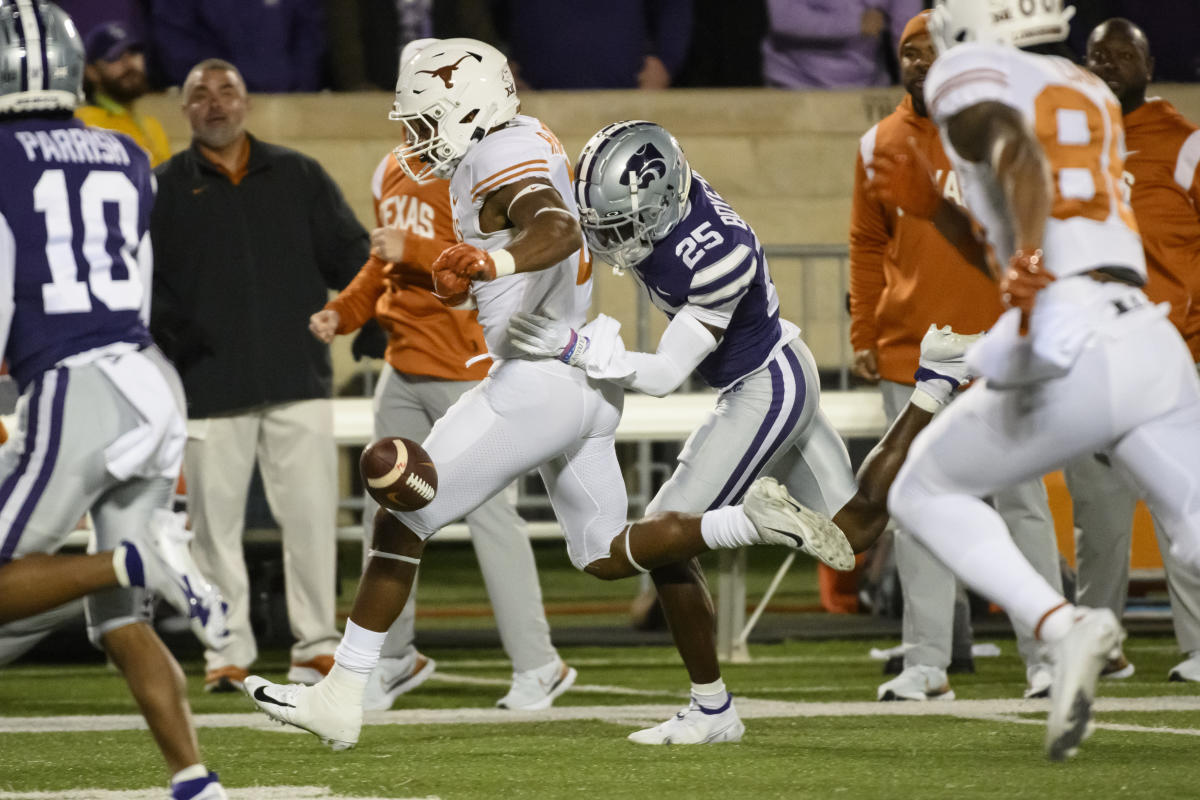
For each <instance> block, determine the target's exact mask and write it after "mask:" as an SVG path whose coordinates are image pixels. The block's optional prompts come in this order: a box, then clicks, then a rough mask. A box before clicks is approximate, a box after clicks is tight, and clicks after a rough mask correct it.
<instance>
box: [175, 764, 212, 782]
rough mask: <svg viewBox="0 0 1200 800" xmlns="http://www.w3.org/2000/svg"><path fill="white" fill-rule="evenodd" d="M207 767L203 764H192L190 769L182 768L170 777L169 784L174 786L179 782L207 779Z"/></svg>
mask: <svg viewBox="0 0 1200 800" xmlns="http://www.w3.org/2000/svg"><path fill="white" fill-rule="evenodd" d="M207 777H208V767H206V766H204V765H203V764H192V765H191V766H190V767H184V768H183V769H181V770H179V772H176V773H175V774H174V775H172V776H171V783H172V784H176V783H180V782H181V781H194V780H196V778H207Z"/></svg>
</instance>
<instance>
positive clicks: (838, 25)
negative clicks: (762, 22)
mask: <svg viewBox="0 0 1200 800" xmlns="http://www.w3.org/2000/svg"><path fill="white" fill-rule="evenodd" d="M767 18H768V19H769V20H770V25H769V27H770V32H771V34H773V35H775V36H787V37H790V38H792V39H825V40H831V41H836V40H844V39H850V38H852V37H854V36H857V35H858V34H859V32H860V31H861V30H862V12H861V11H858V10H857V9H856V8H855V4H853V3H846V2H843V0H800V2H797V0H768V1H767Z"/></svg>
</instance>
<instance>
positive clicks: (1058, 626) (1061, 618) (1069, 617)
mask: <svg viewBox="0 0 1200 800" xmlns="http://www.w3.org/2000/svg"><path fill="white" fill-rule="evenodd" d="M1074 620H1075V606H1073V605H1071V604H1070V603H1062V604H1060V605H1059V607H1058V608H1056V609H1054V610H1053V611H1051V612H1050V613H1049V614H1047V615H1046V618H1045V619H1044V620H1042V627H1041V629H1040V630H1039V631H1038V638H1039V639H1041V640H1042V641H1043V642H1046V643H1047V644H1054V643H1055V642H1057V641H1058V640H1059V639H1061V638H1063V637H1064V636H1066V635H1067V631H1069V630H1071V623H1072V622H1074Z"/></svg>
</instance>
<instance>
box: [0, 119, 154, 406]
mask: <svg viewBox="0 0 1200 800" xmlns="http://www.w3.org/2000/svg"><path fill="white" fill-rule="evenodd" d="M63 142H67V143H71V144H72V145H73V146H71V147H66V146H64V145H62V144H61V143H63ZM43 145H45V146H43ZM113 148H115V149H113ZM118 151H119V152H118ZM0 174H2V175H4V192H3V193H0V347H2V348H3V352H4V356H5V358H6V359H7V360H8V364H9V369H10V371H11V373H12V375H13V377H14V378H15V379H16V380H17V384H18V385H19V386H20V387H21V389H22V391H23V390H24V388H25V387H26V386H27V385H28V384H29V383H30V382H31V381H33V380H34V379H36V378H37V377H38V376H39V375H40V374H41V373H42V372H44V371H45V370H48V369H50V368H52V367H54V365H55V364H57V363H58V362H59V361H61V360H62V359H64V358H67V357H68V356H73V355H76V354H78V353H83V352H86V351H88V350H93V349H96V348H101V347H105V346H107V345H110V344H114V343H117V342H128V343H132V344H135V345H138V346H145V345H149V344H150V343H151V339H150V333H149V331H147V330H146V326H145V323H144V314H145V312H146V309H147V303H148V299H147V292H146V287H148V286H149V280H150V270H151V258H150V249H149V244H148V239H149V234H148V229H149V223H150V209H151V206H152V205H153V203H154V179H153V176H152V174H151V172H150V161H149V158H148V156H147V155H146V154H145V152H143V151H142V149H141V148H139V147H138V146H137V145H136V144H134V142H133V140H132V139H130V138H129V137H127V136H124V135H122V134H114V133H110V132H108V131H98V130H94V129H91V128H85V127H84V126H83V123H82V122H79V121H78V120H75V119H71V120H53V119H36V120H20V121H14V122H8V123H0Z"/></svg>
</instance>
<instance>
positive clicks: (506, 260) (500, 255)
mask: <svg viewBox="0 0 1200 800" xmlns="http://www.w3.org/2000/svg"><path fill="white" fill-rule="evenodd" d="M488 255H489V256H491V257H492V265H493V266H495V268H496V277H497V278H503V277H504V276H505V275H512V274H513V273H514V272H516V271H517V263H516V262H515V261H513V257H512V253H510V252H508V251H507V250H505V249H503V248H501V249H499V250H493V251H491V252H490V253H488Z"/></svg>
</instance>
